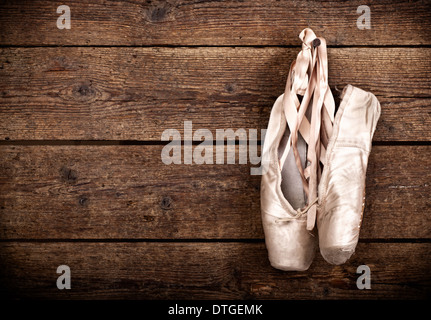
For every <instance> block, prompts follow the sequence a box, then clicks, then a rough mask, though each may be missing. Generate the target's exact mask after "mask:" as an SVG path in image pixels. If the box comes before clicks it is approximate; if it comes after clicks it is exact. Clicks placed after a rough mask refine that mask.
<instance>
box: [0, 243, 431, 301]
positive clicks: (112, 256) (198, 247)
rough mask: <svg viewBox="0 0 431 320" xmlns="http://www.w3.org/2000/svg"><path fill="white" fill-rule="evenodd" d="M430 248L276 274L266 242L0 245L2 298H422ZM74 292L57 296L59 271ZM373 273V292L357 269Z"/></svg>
mask: <svg viewBox="0 0 431 320" xmlns="http://www.w3.org/2000/svg"><path fill="white" fill-rule="evenodd" d="M430 261H431V244H430V243H360V244H359V245H358V247H357V249H356V253H355V254H354V255H353V257H352V258H351V259H350V260H349V261H348V262H347V263H346V264H344V265H342V266H332V265H329V264H328V263H327V262H326V261H324V260H323V259H322V257H321V256H320V253H318V252H316V258H315V260H314V262H313V264H312V265H311V267H310V269H309V270H308V271H306V272H282V271H279V270H276V269H273V268H272V267H271V266H270V264H269V262H268V259H267V251H266V249H265V245H264V243H171V242H167V243H154V242H152V243H151V242H150V243H148V242H147V243H146V242H137V243H106V242H105V243H104V242H102V243H82V242H81V243H70V242H60V243H44V242H42V243H39V242H37V243H32V242H24V243H20V242H7V243H5V242H3V243H0V296H3V297H4V296H7V297H9V298H11V297H16V298H29V297H31V298H52V299H124V298H131V299H256V298H257V299H378V298H380V299H425V298H427V297H428V298H429V296H430V293H431V276H430V273H429V270H430V267H431V264H430ZM63 264H65V265H67V266H69V267H70V269H71V289H70V290H61V291H60V290H58V289H57V286H56V280H57V277H58V276H59V275H58V274H57V273H56V270H57V267H58V266H59V265H63ZM363 264H366V265H367V266H368V267H370V270H371V289H370V290H359V289H358V288H357V286H356V281H357V278H358V277H359V275H358V274H356V269H357V267H358V266H359V265H363Z"/></svg>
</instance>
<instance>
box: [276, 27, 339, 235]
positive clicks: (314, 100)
mask: <svg viewBox="0 0 431 320" xmlns="http://www.w3.org/2000/svg"><path fill="white" fill-rule="evenodd" d="M299 38H300V39H301V41H302V50H301V51H300V52H299V54H298V56H297V58H296V61H293V62H292V64H291V66H290V71H289V75H288V78H287V82H286V89H285V92H284V97H283V109H284V114H285V118H286V121H287V124H288V127H289V130H290V137H289V139H288V141H287V146H286V148H285V149H284V152H283V154H282V156H281V158H280V169H283V164H284V163H285V160H286V157H287V155H288V153H289V151H290V149H292V152H293V154H294V157H295V162H296V166H297V168H298V170H299V173H300V174H301V178H302V183H303V188H304V192H305V194H306V196H307V205H306V207H305V208H304V209H302V210H300V211H301V212H302V211H304V210H305V209H306V210H305V211H308V212H307V229H308V230H312V229H313V228H314V225H315V221H316V206H315V205H314V204H315V203H317V187H318V184H319V180H320V176H321V174H322V171H321V166H320V163H322V165H323V166H324V165H325V161H326V160H325V159H326V147H327V145H328V140H329V137H330V136H331V134H332V125H333V122H334V113H335V101H334V97H333V96H332V92H331V89H330V88H329V85H328V59H327V50H326V41H325V39H323V38H317V37H316V35H315V34H314V32H313V31H312V30H311V29H309V28H306V29H304V30H303V31H302V32H301V34H300V35H299ZM315 39H318V41H316V42H314V41H315ZM313 42H314V43H317V44H318V43H319V42H320V44H318V46H316V47H314V46H313ZM298 95H302V96H303V97H302V101H301V102H300V101H299V98H298ZM310 108H311V110H309V109H310ZM307 111H308V112H309V113H310V111H311V122H310V121H309V120H308V118H307V117H306V113H307ZM298 133H299V134H301V136H302V138H303V139H304V140H305V142H306V143H307V163H306V165H305V167H304V168H303V167H302V163H301V159H300V157H299V152H298V149H297V142H298Z"/></svg>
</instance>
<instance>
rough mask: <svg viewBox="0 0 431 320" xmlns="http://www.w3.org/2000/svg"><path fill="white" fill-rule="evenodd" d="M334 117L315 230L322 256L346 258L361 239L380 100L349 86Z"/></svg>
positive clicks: (337, 261) (333, 259) (340, 260)
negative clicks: (366, 181) (369, 167)
mask: <svg viewBox="0 0 431 320" xmlns="http://www.w3.org/2000/svg"><path fill="white" fill-rule="evenodd" d="M341 98H342V100H341V104H340V107H339V109H338V111H337V114H336V116H335V121H334V126H333V133H332V136H331V138H330V140H329V144H328V147H327V150H326V162H325V163H326V165H325V167H324V169H323V172H322V177H321V180H320V183H319V188H318V194H319V205H318V208H317V229H318V233H319V247H320V252H321V254H322V256H323V258H324V259H325V260H326V261H327V262H329V263H331V264H336V265H338V264H342V263H345V262H346V261H347V260H348V259H349V258H350V257H351V255H352V254H353V253H354V251H355V248H356V245H357V243H358V239H359V231H360V227H361V222H362V214H363V210H364V201H365V175H366V170H367V164H368V156H369V154H370V151H371V141H372V138H373V134H374V131H375V129H376V125H377V121H378V119H379V117H380V103H379V101H378V100H377V98H376V97H375V96H374V95H373V94H372V93H370V92H366V91H363V90H361V89H359V88H356V87H354V86H351V85H347V86H346V87H345V88H344V90H343V93H342V97H341Z"/></svg>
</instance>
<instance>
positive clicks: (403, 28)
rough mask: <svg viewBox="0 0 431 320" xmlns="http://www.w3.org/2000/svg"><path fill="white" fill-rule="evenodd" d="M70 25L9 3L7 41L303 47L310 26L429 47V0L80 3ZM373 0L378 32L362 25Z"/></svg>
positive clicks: (326, 32)
mask: <svg viewBox="0 0 431 320" xmlns="http://www.w3.org/2000/svg"><path fill="white" fill-rule="evenodd" d="M67 4H68V5H69V6H70V9H71V29H70V30H66V29H64V30H59V29H58V28H57V24H56V21H57V18H58V17H59V16H60V14H57V13H56V9H57V6H59V5H60V3H58V2H54V1H42V0H37V1H30V0H27V1H22V0H21V1H2V4H1V6H0V29H1V30H2V33H1V34H0V44H2V45H216V46H219V45H298V44H299V43H298V42H299V39H298V35H299V33H300V32H301V30H302V29H304V28H305V27H311V28H312V29H313V30H314V31H315V32H316V33H317V34H318V35H319V36H323V37H325V38H326V39H327V40H328V43H329V44H330V45H347V46H349V45H352V44H354V45H423V44H426V45H429V44H431V42H430V41H431V40H430V39H431V34H430V30H431V24H430V21H431V14H430V12H431V10H430V9H431V7H430V2H429V1H413V2H412V1H399V0H398V1H393V0H384V1H377V0H376V1H366V2H364V1H360V0H357V1H295V0H290V1H276V0H258V1H241V2H239V1H234V0H233V1H232V0H231V1H177V0H169V1H162V0H158V1H157V0H155V1H145V2H144V1H103V0H92V1H86V0H75V1H70V2H69V3H67ZM364 4H366V5H368V6H369V7H370V10H371V11H370V13H371V29H368V30H359V29H358V27H357V22H356V21H357V19H358V18H359V16H360V15H361V14H358V13H357V9H358V6H360V5H364Z"/></svg>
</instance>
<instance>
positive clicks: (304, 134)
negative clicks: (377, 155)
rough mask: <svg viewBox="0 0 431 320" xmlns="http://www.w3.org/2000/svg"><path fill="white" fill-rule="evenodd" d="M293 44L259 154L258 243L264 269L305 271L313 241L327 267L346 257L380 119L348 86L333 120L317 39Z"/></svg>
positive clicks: (309, 36)
mask: <svg viewBox="0 0 431 320" xmlns="http://www.w3.org/2000/svg"><path fill="white" fill-rule="evenodd" d="M300 38H301V40H302V41H303V49H302V51H301V52H300V53H299V55H298V58H297V60H296V61H294V63H293V64H292V66H291V70H290V72H289V76H288V80H287V84H286V90H285V93H284V94H283V95H281V96H280V97H279V98H278V99H277V100H276V102H275V104H274V106H273V108H272V111H271V116H270V120H269V123H268V129H267V132H266V137H265V142H264V147H263V156H262V164H263V166H264V173H263V175H262V182H261V211H262V222H263V228H264V233H265V243H266V247H267V250H268V256H269V260H270V263H271V265H272V266H273V267H274V268H277V269H281V270H286V271H290V270H291V271H304V270H307V269H308V268H309V267H310V265H311V263H312V261H313V258H314V255H315V251H316V247H317V242H318V244H319V247H320V253H321V254H322V256H323V258H324V259H325V260H326V261H327V262H329V263H331V264H335V265H339V264H342V263H345V262H346V261H347V260H348V259H349V258H350V257H351V255H352V254H353V253H354V251H355V248H356V245H357V243H358V239H359V231H360V227H361V222H362V214H363V210H364V201H365V176H366V169H367V163H368V156H369V154H370V151H371V141H372V137H373V134H374V131H375V128H376V125H377V121H378V119H379V117H380V104H379V102H378V100H377V98H376V97H375V96H374V95H373V94H372V93H370V92H366V91H363V90H361V89H359V88H357V87H354V86H352V85H347V86H346V87H345V88H344V90H343V92H342V95H341V103H340V105H339V108H338V110H337V112H336V114H335V103H334V99H333V97H332V93H331V90H330V88H329V86H328V85H327V60H326V59H327V58H326V43H325V40H324V39H322V38H317V37H316V36H315V35H314V33H313V31H311V30H310V29H305V30H304V31H303V32H302V33H301V35H300ZM316 39H317V40H316ZM301 98H302V99H301ZM300 100H301V101H300ZM313 118H314V119H313ZM316 229H317V230H316Z"/></svg>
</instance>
